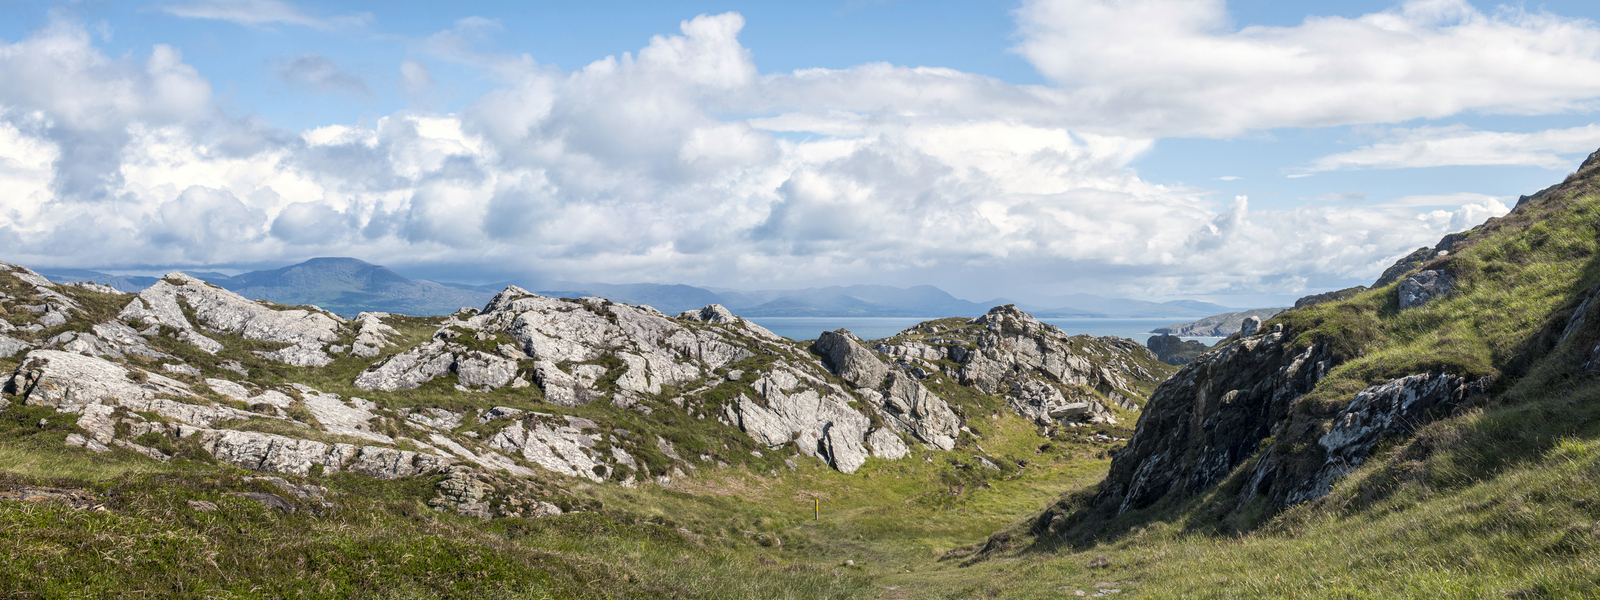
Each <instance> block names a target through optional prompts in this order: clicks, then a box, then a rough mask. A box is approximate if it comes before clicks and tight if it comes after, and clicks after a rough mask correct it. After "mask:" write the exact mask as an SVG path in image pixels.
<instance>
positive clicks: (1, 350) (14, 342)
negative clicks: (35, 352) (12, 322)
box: [0, 335, 33, 358]
mask: <svg viewBox="0 0 1600 600" xmlns="http://www.w3.org/2000/svg"><path fill="white" fill-rule="evenodd" d="M32 347H33V345H32V344H29V343H27V342H24V341H22V340H19V339H17V338H14V337H11V336H7V335H0V358H11V357H12V356H15V355H16V354H17V353H18V352H22V351H24V350H27V349H29V348H32Z"/></svg>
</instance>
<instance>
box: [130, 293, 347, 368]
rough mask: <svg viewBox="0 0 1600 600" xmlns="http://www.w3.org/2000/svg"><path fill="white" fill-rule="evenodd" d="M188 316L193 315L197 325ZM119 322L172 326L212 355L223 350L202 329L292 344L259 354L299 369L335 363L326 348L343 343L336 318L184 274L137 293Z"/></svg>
mask: <svg viewBox="0 0 1600 600" xmlns="http://www.w3.org/2000/svg"><path fill="white" fill-rule="evenodd" d="M186 311H188V312H192V313H193V314H194V321H193V322H190V319H189V316H188V315H187V314H185V313H186ZM118 318H119V319H120V320H122V321H123V322H134V321H137V322H138V323H139V324H140V325H139V326H140V327H148V326H150V325H164V326H167V327H171V328H173V329H176V330H178V331H180V332H182V334H183V335H182V339H184V340H185V341H187V342H189V343H190V344H193V345H195V346H197V347H200V348H201V349H203V350H206V351H207V352H211V353H215V352H216V351H217V350H220V349H221V345H220V344H217V343H216V342H215V341H214V340H209V338H206V337H205V336H204V335H203V334H202V333H201V332H200V331H198V330H203V331H207V332H212V333H219V334H228V335H238V336H241V337H243V338H245V339H250V340H260V341H264V342H278V343H282V344H288V345H289V346H288V347H286V348H283V349H281V350H276V351H271V352H258V354H259V355H261V356H263V357H265V358H269V359H272V360H277V361H281V362H285V363H288V364H291V365H294V366H297V367H306V366H310V367H320V366H323V365H326V364H328V363H330V362H333V358H332V357H330V356H328V355H327V353H326V352H325V351H324V346H325V345H326V344H327V343H328V342H333V341H336V340H338V339H339V336H338V333H337V330H338V328H339V318H338V317H337V316H334V315H332V314H329V313H327V312H322V311H315V310H303V309H283V310H279V309H277V308H275V307H269V306H264V305H262V304H260V303H257V302H254V301H251V300H247V299H245V298H244V297H243V296H240V295H238V294H235V293H233V292H230V291H227V290H224V289H222V288H219V287H216V286H214V285H211V284H209V283H206V282H204V281H200V280H199V279H195V278H193V277H190V276H188V275H184V274H183V273H171V274H169V275H167V276H166V277H165V278H163V279H162V280H161V281H158V282H156V284H155V285H152V286H150V287H149V288H146V289H145V290H144V291H142V292H139V296H138V297H137V298H134V299H133V301H132V302H129V303H128V306H127V307H126V308H124V309H122V312H121V313H120V314H118ZM212 344H216V345H215V346H214V347H213V346H212Z"/></svg>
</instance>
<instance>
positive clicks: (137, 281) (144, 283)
mask: <svg viewBox="0 0 1600 600" xmlns="http://www.w3.org/2000/svg"><path fill="white" fill-rule="evenodd" d="M38 273H39V274H40V275H43V276H45V278H46V279H49V280H50V281H54V282H56V283H78V282H83V281H87V282H91V283H98V284H100V285H105V286H110V287H112V288H115V289H116V290H117V291H119V292H127V293H130V294H134V293H138V292H139V291H140V290H143V289H145V288H147V287H150V286H151V285H154V284H155V282H156V280H157V278H155V277H140V276H137V275H111V274H107V273H101V272H98V271H90V270H88V269H39V270H38Z"/></svg>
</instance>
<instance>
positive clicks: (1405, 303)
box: [1397, 271, 1456, 310]
mask: <svg viewBox="0 0 1600 600" xmlns="http://www.w3.org/2000/svg"><path fill="white" fill-rule="evenodd" d="M1455 285H1456V280H1455V278H1453V277H1451V276H1450V274H1449V273H1445V272H1444V271H1418V272H1417V273H1416V274H1414V275H1411V276H1408V277H1406V278H1405V279H1403V280H1401V281H1400V288H1399V290H1398V292H1397V293H1398V294H1399V295H1400V310H1406V309H1408V308H1416V307H1418V306H1422V305H1424V304H1427V303H1428V302H1431V301H1433V300H1434V299H1435V298H1438V297H1440V296H1443V295H1445V294H1448V293H1450V290H1451V289H1453V288H1455Z"/></svg>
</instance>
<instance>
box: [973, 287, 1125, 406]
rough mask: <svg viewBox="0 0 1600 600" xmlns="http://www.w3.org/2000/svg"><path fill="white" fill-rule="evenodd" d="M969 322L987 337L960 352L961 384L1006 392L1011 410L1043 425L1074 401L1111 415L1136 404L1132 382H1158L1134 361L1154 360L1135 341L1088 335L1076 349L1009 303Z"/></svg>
mask: <svg viewBox="0 0 1600 600" xmlns="http://www.w3.org/2000/svg"><path fill="white" fill-rule="evenodd" d="M971 323H972V324H973V325H981V326H982V327H983V331H984V333H983V335H982V336H981V337H979V339H978V341H977V344H976V347H975V348H972V349H971V350H969V351H966V352H963V353H960V354H961V359H962V362H963V363H965V364H964V365H963V366H962V368H961V370H960V372H959V374H960V377H961V382H962V383H963V384H967V385H972V386H974V387H976V388H978V389H979V390H982V391H983V392H985V393H991V394H993V393H1005V394H1006V395H1007V397H1008V399H1009V401H1010V403H1011V406H1012V408H1013V409H1015V410H1016V411H1017V412H1018V413H1019V414H1022V415H1024V416H1028V417H1030V418H1033V419H1036V420H1037V421H1038V422H1040V423H1041V424H1048V423H1049V422H1051V421H1052V420H1053V418H1052V417H1050V416H1049V413H1050V410H1051V408H1052V407H1053V406H1057V405H1060V404H1068V403H1072V402H1092V403H1095V404H1098V405H1100V408H1099V409H1097V410H1092V411H1089V412H1088V413H1086V414H1091V415H1100V416H1101V418H1105V417H1108V416H1109V415H1110V411H1109V410H1108V409H1107V406H1108V405H1118V406H1123V405H1125V404H1126V405H1129V406H1131V405H1132V404H1131V402H1130V401H1128V400H1127V399H1128V398H1131V397H1135V396H1137V395H1138V394H1137V393H1135V392H1134V391H1133V390H1132V384H1131V383H1130V380H1131V379H1142V380H1146V381H1149V380H1154V379H1156V376H1155V375H1154V374H1153V373H1151V372H1150V371H1149V370H1147V369H1146V368H1145V367H1143V366H1141V365H1140V364H1139V360H1138V358H1136V357H1139V358H1145V359H1153V358H1155V356H1154V354H1152V353H1151V352H1150V351H1149V350H1148V349H1146V348H1144V347H1142V346H1140V345H1138V344H1137V343H1135V342H1133V341H1132V340H1124V339H1121V338H1098V339H1093V338H1087V336H1084V337H1085V339H1084V340H1083V341H1082V344H1083V345H1080V346H1076V347H1075V346H1074V343H1073V341H1072V340H1073V338H1071V337H1069V336H1067V335H1066V334H1065V333H1063V332H1062V331H1061V330H1060V329H1058V328H1056V327H1055V326H1052V325H1047V324H1044V323H1040V322H1039V321H1038V320H1037V319H1034V318H1033V317H1032V316H1031V315H1028V314H1027V313H1024V312H1022V311H1019V310H1017V309H1016V308H1015V307H1012V306H1009V305H1008V306H998V307H995V308H993V309H991V310H990V311H989V312H988V314H985V315H983V316H981V317H978V318H977V319H973V320H972V322H971ZM1091 340H1092V341H1093V343H1092V344H1091V343H1089V342H1090V341H1091ZM1030 381H1031V382H1034V383H1032V384H1030V383H1028V382H1030ZM1041 385H1042V386H1047V387H1052V388H1054V389H1055V390H1056V391H1057V392H1059V393H1060V394H1061V397H1060V398H1059V399H1057V398H1056V397H1055V395H1054V394H1053V393H1049V392H1046V391H1045V390H1044V389H1043V388H1041V387H1040V386H1041ZM1124 407H1125V408H1126V407H1127V406H1124Z"/></svg>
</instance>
